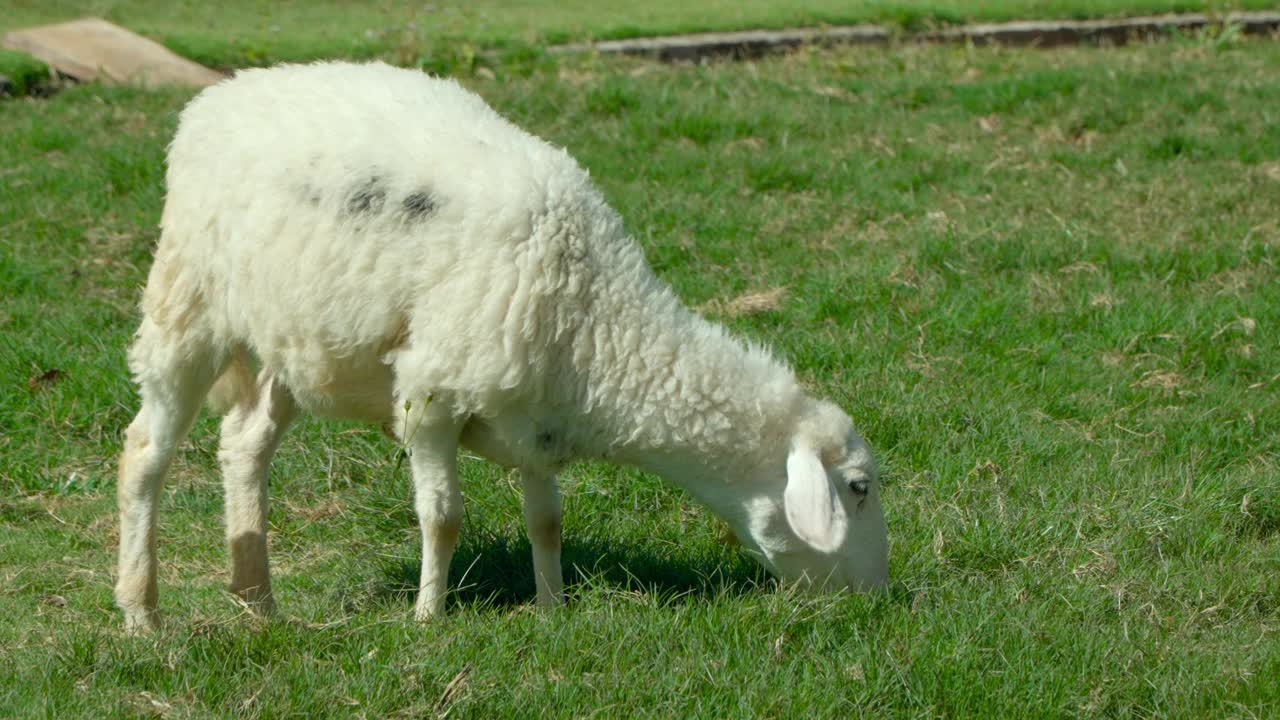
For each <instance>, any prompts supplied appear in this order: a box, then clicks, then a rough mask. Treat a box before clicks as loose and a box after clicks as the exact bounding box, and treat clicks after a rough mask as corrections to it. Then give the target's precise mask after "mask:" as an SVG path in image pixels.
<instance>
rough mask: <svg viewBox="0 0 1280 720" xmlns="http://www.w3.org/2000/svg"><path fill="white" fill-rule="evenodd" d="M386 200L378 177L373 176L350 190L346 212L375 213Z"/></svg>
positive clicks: (384, 191) (357, 213)
mask: <svg viewBox="0 0 1280 720" xmlns="http://www.w3.org/2000/svg"><path fill="white" fill-rule="evenodd" d="M386 200H387V191H386V190H384V189H383V188H382V186H381V184H380V182H379V178H378V177H377V176H374V177H371V178H369V179H368V180H367V181H365V182H364V184H362V185H360V186H359V187H357V188H356V189H355V190H354V191H352V193H351V196H350V197H349V198H347V212H348V213H350V214H352V215H360V214H364V213H376V212H379V211H380V210H382V205H383V203H385V202H386Z"/></svg>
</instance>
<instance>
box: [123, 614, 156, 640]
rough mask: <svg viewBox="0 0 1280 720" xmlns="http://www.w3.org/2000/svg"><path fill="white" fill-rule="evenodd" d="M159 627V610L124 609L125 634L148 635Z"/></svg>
mask: <svg viewBox="0 0 1280 720" xmlns="http://www.w3.org/2000/svg"><path fill="white" fill-rule="evenodd" d="M159 629H160V613H159V611H156V610H144V609H137V610H125V611H124V632H125V634H126V635H149V634H151V633H153V632H155V631H157V630H159Z"/></svg>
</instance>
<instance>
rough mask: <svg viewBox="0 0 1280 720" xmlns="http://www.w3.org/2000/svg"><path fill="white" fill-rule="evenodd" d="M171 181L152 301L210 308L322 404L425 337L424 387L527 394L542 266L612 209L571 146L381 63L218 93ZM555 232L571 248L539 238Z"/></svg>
mask: <svg viewBox="0 0 1280 720" xmlns="http://www.w3.org/2000/svg"><path fill="white" fill-rule="evenodd" d="M167 181H168V195H167V199H166V204H165V211H164V216H163V218H162V236H161V241H160V246H159V248H158V249H157V258H156V265H155V267H154V268H153V273H152V279H151V281H150V282H149V284H148V291H147V296H146V298H145V299H144V308H146V309H147V311H148V312H149V313H150V314H153V315H155V316H171V317H178V316H184V317H186V316H190V315H192V313H191V312H188V310H189V308H185V307H184V308H178V309H175V308H173V307H172V305H173V304H174V303H175V302H186V303H198V304H199V305H200V308H201V310H202V311H203V312H202V316H203V320H204V322H205V323H206V324H207V326H208V328H209V331H210V332H211V333H212V334H213V335H214V336H215V337H216V338H218V341H219V342H221V343H222V344H225V345H230V344H242V345H245V346H247V347H249V348H250V349H251V350H252V351H253V352H255V353H256V354H257V355H258V356H259V358H260V359H261V360H262V361H263V363H264V364H266V365H268V366H271V367H274V368H276V369H277V370H278V371H280V372H281V373H282V374H283V375H284V376H286V377H287V378H288V381H289V383H290V385H291V387H293V388H294V389H295V392H296V393H300V394H303V395H305V394H306V393H307V392H308V390H311V391H313V392H314V393H315V394H316V396H317V398H319V397H321V396H323V395H324V394H325V393H332V388H333V387H334V386H335V385H341V384H343V383H344V382H345V381H346V380H349V379H350V378H351V377H359V376H361V375H365V374H369V371H370V369H371V368H373V366H374V364H375V363H376V364H379V365H381V364H382V363H383V360H384V359H387V358H388V356H389V354H394V353H396V352H399V351H403V350H405V349H408V348H409V346H410V345H412V346H414V347H413V350H414V352H415V353H416V357H415V358H414V359H413V362H414V363H416V364H417V365H418V366H421V367H420V368H419V370H420V372H419V373H418V374H420V375H423V377H422V378H421V383H420V384H422V385H423V386H424V387H425V386H442V385H443V386H458V387H463V388H467V389H468V390H469V391H483V392H488V391H489V390H492V389H495V388H511V387H514V386H517V385H519V384H520V383H521V382H522V381H523V380H524V377H525V376H524V374H523V373H524V371H523V370H521V369H520V368H523V367H528V366H530V365H532V364H536V363H534V360H536V358H531V357H530V356H529V353H530V352H531V349H530V347H528V346H527V344H526V345H521V342H519V341H520V340H521V338H524V339H525V340H530V339H535V340H536V339H546V337H548V333H547V332H544V331H542V329H540V328H537V327H531V326H530V322H532V319H534V318H535V314H536V311H537V307H536V305H537V303H536V302H535V300H536V299H537V296H539V293H540V292H541V294H542V295H545V294H546V293H545V292H543V291H545V290H546V289H547V288H546V286H547V285H548V281H547V279H546V278H545V277H544V276H546V275H547V268H546V267H545V265H546V264H547V262H548V261H551V262H552V264H554V265H556V267H557V268H558V269H556V270H555V272H557V273H559V274H560V275H563V274H564V272H562V271H563V269H564V268H563V266H564V262H563V261H564V257H565V255H566V252H565V251H564V249H563V248H560V247H558V246H557V244H558V243H559V244H566V243H567V244H573V243H577V245H578V246H581V245H582V243H585V242H587V240H588V238H586V237H585V235H586V234H588V233H589V232H590V231H591V228H592V227H593V226H592V223H591V222H589V221H587V222H584V221H583V217H582V215H583V213H587V214H590V213H593V212H606V213H607V209H605V208H604V206H603V202H602V201H601V200H600V199H599V197H598V193H596V192H595V191H594V190H593V189H592V188H591V185H590V183H589V181H588V179H587V176H586V173H585V172H584V171H582V170H581V169H580V168H579V167H578V165H577V164H576V163H575V162H574V161H573V160H572V159H571V158H569V156H568V155H567V154H565V153H564V152H563V151H562V150H559V149H556V148H553V147H551V146H550V145H547V144H546V143H544V142H542V141H540V140H538V139H536V138H534V137H532V136H530V135H528V134H527V133H525V132H523V131H522V130H520V129H518V128H516V127H515V126H513V125H511V124H510V123H508V122H506V121H505V120H504V119H502V118H501V117H500V116H498V115H497V114H496V113H495V112H493V111H492V110H491V109H490V108H489V107H488V106H487V105H485V103H484V102H483V101H482V100H481V99H480V98H479V97H478V96H475V95H473V94H471V93H469V92H467V91H466V90H464V89H462V88H461V87H459V86H458V85H457V84H456V83H454V82H452V81H448V80H440V79H433V78H429V77H427V76H425V75H423V74H422V73H418V72H414V71H407V70H400V69H396V68H391V67H389V66H385V65H381V64H370V65H351V64H337V63H335V64H319V65H308V66H283V67H278V68H273V69H269V70H251V71H246V72H242V73H240V74H238V75H237V76H236V77H235V78H233V79H232V80H229V81H227V82H225V83H222V84H220V85H217V86H215V87H213V88H210V89H207V90H206V91H204V92H203V93H201V95H200V96H198V97H197V98H196V99H195V100H193V101H192V102H191V104H190V105H189V106H188V107H187V108H186V109H185V110H184V111H183V113H182V116H181V119H180V122H179V128H178V132H177V134H176V136H175V139H174V141H173V144H172V145H171V147H170V153H169V169H168V175H167ZM607 224H609V223H606V225H607ZM597 225H598V223H597ZM547 226H554V227H557V228H560V230H561V231H562V232H560V235H566V234H567V236H568V237H567V238H562V237H556V238H551V239H550V240H546V239H545V238H544V239H543V241H538V238H537V236H538V232H539V228H542V227H547ZM566 228H567V231H566ZM576 252H578V254H579V255H581V253H582V248H581V247H579V248H578V250H577V251H576ZM570 254H572V253H570ZM570 270H571V271H572V268H571V269H570ZM571 274H572V272H571ZM557 283H558V284H559V286H560V287H557V288H552V289H553V290H554V291H556V292H560V291H562V290H563V287H564V286H566V285H567V284H568V283H567V281H566V280H565V278H563V277H560V278H559V279H556V278H552V279H551V282H550V284H551V285H555V284H557ZM540 288H541V289H540ZM179 298H181V300H179ZM553 322H554V321H553ZM535 324H536V323H535ZM513 341H515V342H514V343H513Z"/></svg>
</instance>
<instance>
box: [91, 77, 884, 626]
mask: <svg viewBox="0 0 1280 720" xmlns="http://www.w3.org/2000/svg"><path fill="white" fill-rule="evenodd" d="M167 182H168V196H167V198H166V201H165V206H164V213H163V217H162V221H161V228H162V231H161V236H160V241H159V245H158V247H157V249H156V256H155V262H154V265H153V267H152V268H151V272H150V276H149V278H148V280H147V286H146V290H145V292H144V294H143V299H142V312H143V317H142V322H141V326H140V328H139V330H138V332H137V335H136V338H135V341H134V343H133V345H132V347H131V348H130V351H129V367H130V368H131V370H132V371H133V373H134V375H135V377H136V380H137V382H138V384H139V386H140V391H141V396H142V408H141V410H140V411H139V412H138V415H137V417H136V418H135V419H134V420H133V422H132V423H131V424H130V426H129V428H128V431H127V433H126V440H125V447H124V452H123V454H122V456H121V460H120V484H119V505H120V567H119V576H118V581H117V584H116V589H115V593H116V601H117V603H118V604H119V605H120V607H121V608H122V609H123V610H124V613H125V619H126V626H127V627H128V628H130V629H135V630H137V629H147V628H151V627H153V626H154V625H155V623H156V622H157V615H156V599H157V598H156V595H157V592H156V554H155V522H156V498H157V496H158V494H159V490H160V487H161V483H162V481H163V476H164V474H165V471H166V469H167V467H168V466H169V463H170V461H171V460H172V458H173V455H174V452H175V449H176V448H177V446H178V444H179V443H180V442H181V440H182V438H183V437H184V436H185V435H186V433H187V431H188V430H189V428H190V426H191V423H192V421H193V419H194V418H195V416H196V414H197V412H198V411H199V408H200V406H201V403H202V401H203V400H204V399H205V398H206V396H207V395H208V396H210V398H211V404H213V405H215V406H217V405H219V404H221V405H222V406H223V408H224V410H225V411H226V417H225V418H224V420H223V424H222V440H221V448H220V450H219V453H218V455H219V458H220V461H221V465H222V471H223V475H224V482H225V486H226V524H227V541H228V544H229V548H230V554H231V589H232V591H233V592H235V593H236V594H238V595H239V596H240V597H242V598H243V599H244V600H245V601H246V602H247V603H248V605H249V607H250V608H251V609H252V610H254V611H255V612H258V613H266V612H269V611H270V610H271V609H272V606H273V601H272V595H271V582H270V576H269V572H268V567H267V529H266V514H267V510H266V508H267V485H266V477H267V465H268V463H269V462H270V459H271V455H272V453H273V452H274V450H275V448H276V446H277V445H278V443H279V441H280V438H281V435H282V434H283V433H284V431H285V429H286V428H287V427H288V425H289V423H290V421H291V420H292V419H293V418H294V417H295V416H296V414H297V413H298V411H299V409H305V410H307V411H310V412H312V413H316V414H320V415H326V416H333V417H340V418H352V419H359V420H365V421H368V422H372V423H377V424H380V425H382V426H384V427H386V428H390V429H391V430H392V431H393V432H394V433H396V434H397V436H398V437H399V439H400V441H401V442H402V443H403V444H404V445H405V446H406V448H407V449H408V451H409V453H410V454H409V459H410V465H411V468H412V476H413V482H414V490H415V497H416V502H415V504H416V509H417V514H418V518H419V521H420V524H421V530H422V544H423V559H422V578H421V584H420V588H419V594H418V599H417V604H416V607H415V615H416V617H418V618H419V619H422V618H426V617H428V616H431V615H433V614H436V613H439V612H440V611H441V610H442V609H443V607H444V599H445V594H446V582H447V574H448V567H449V561H450V558H451V557H452V555H453V551H454V547H455V545H456V541H457V537H458V532H459V527H460V523H461V519H462V494H461V492H460V490H459V486H458V474H457V466H456V458H455V455H456V452H457V449H458V446H459V444H461V445H463V446H466V447H468V448H470V449H472V450H474V451H475V452H477V453H478V454H480V455H481V456H483V457H486V458H489V459H492V460H493V461H495V462H498V463H500V464H502V465H505V466H508V467H514V468H518V469H519V475H520V479H521V483H522V486H523V491H524V516H525V522H526V525H527V530H528V534H529V539H530V542H531V544H532V547H533V564H534V570H535V576H536V586H537V601H538V604H539V605H556V604H559V603H560V602H562V579H561V570H560V499H559V493H558V490H557V488H556V483H555V477H554V473H555V472H556V470H557V469H558V468H560V467H561V466H563V465H564V464H566V463H567V462H569V461H570V460H573V459H577V458H604V459H608V460H611V461H615V462H620V463H627V464H631V465H635V466H638V467H640V468H642V469H645V470H648V471H651V472H654V473H657V474H659V475H661V476H663V477H665V478H667V479H668V480H670V481H672V482H674V483H675V484H676V485H678V486H680V487H682V488H684V489H685V490H687V491H688V492H690V493H691V494H692V495H693V496H694V497H696V498H697V499H698V500H699V501H701V502H702V503H703V504H705V505H706V506H707V507H709V508H710V509H711V510H712V511H713V512H715V513H716V514H717V515H718V516H720V517H721V518H722V519H723V520H724V521H725V522H726V523H727V524H728V525H729V527H730V528H731V529H732V531H733V532H734V534H735V535H736V536H737V537H738V538H740V539H741V541H742V542H743V544H744V545H745V546H746V548H747V549H748V551H749V552H751V553H752V554H753V555H755V556H756V557H757V558H759V559H760V561H761V562H763V563H764V564H765V565H766V566H767V567H768V568H769V569H771V570H772V571H774V572H775V573H776V574H778V575H780V576H782V577H784V578H791V579H797V580H800V581H802V582H806V583H809V584H821V585H823V586H835V587H839V588H845V587H847V588H853V589H868V588H872V587H877V586H880V585H882V584H884V583H885V581H886V578H887V545H886V532H885V524H884V517H883V513H882V511H881V507H880V500H879V491H878V488H877V472H876V465H875V462H874V460H873V458H872V455H871V452H870V450H869V448H868V446H867V444H866V443H865V442H864V440H863V439H862V437H861V436H860V435H859V434H858V433H857V432H856V431H855V430H854V427H853V425H852V423H851V422H850V420H849V418H848V416H847V415H846V414H845V413H844V412H843V411H841V410H840V409H839V408H837V407H836V406H834V405H832V404H830V403H827V402H822V401H818V400H814V399H811V398H810V397H808V396H807V395H806V394H805V392H804V391H803V389H802V388H801V387H800V385H799V384H798V383H797V381H796V379H795V377H794V375H793V374H792V372H791V371H790V370H789V369H787V368H786V367H785V366H783V365H782V364H780V363H779V362H778V361H776V360H774V359H773V358H772V357H770V356H769V355H768V354H767V353H766V352H765V351H763V350H761V349H760V348H757V347H752V346H748V345H744V344H743V343H741V342H739V341H737V340H735V339H734V338H732V337H730V336H729V335H727V334H726V333H725V332H724V331H723V330H722V329H721V328H720V327H718V326H716V325H713V324H711V323H709V322H707V321H705V320H703V319H702V318H701V317H699V316H697V315H695V314H694V313H692V312H690V311H689V310H688V309H686V308H685V307H684V306H683V305H682V304H681V303H680V301H679V300H678V299H677V298H676V296H675V294H674V293H673V292H672V291H671V289H670V288H669V287H668V286H667V285H666V284H664V283H663V282H662V281H661V280H659V279H658V278H657V277H656V276H655V275H654V274H653V272H652V271H651V270H650V269H649V267H648V265H647V264H646V262H645V259H644V257H643V255H642V253H641V250H640V248H639V246H638V245H637V244H636V243H635V242H634V241H632V240H631V239H629V238H628V237H627V235H626V234H625V233H624V231H623V227H622V223H621V221H620V219H619V217H618V216H617V214H616V213H615V212H613V211H612V210H611V209H610V208H609V207H608V206H607V205H606V204H605V202H604V199H603V198H602V197H601V195H600V193H599V192H598V191H597V190H596V189H595V188H594V187H593V186H592V184H591V182H590V180H589V178H588V175H587V173H586V172H585V171H584V170H583V169H581V168H580V167H579V166H578V164H577V163H576V162H575V161H574V160H573V159H572V158H571V157H569V155H568V154H567V153H565V152H564V151H563V150H560V149H557V148H554V147H552V146H550V145H548V144H547V143H545V142H542V141H541V140H539V139H537V138H535V137H533V136H531V135H529V134H527V133H525V132H524V131H522V130H520V129H518V128H516V127H515V126H513V125H512V124H510V123H508V122H507V121H506V120H504V119H503V118H501V117H500V116H499V115H498V114H497V113H495V112H494V111H493V110H492V109H490V108H489V107H488V106H487V105H486V104H485V103H484V101H483V100H481V99H480V98H479V97H477V96H476V95H474V94H472V93H470V92H468V91H466V90H464V89H463V88H461V87H460V86H458V85H457V84H456V83H454V82H452V81H449V80H441V79H435V78H431V77H428V76H426V75H424V74H422V73H419V72H415V71H410V70H403V69H396V68H392V67H389V66H387V65H383V64H377V63H375V64H345V63H328V64H315V65H307V66H299V65H294V66H282V67H277V68H273V69H268V70H249V71H245V72H241V73H238V74H237V75H236V76H235V78H234V79H231V80H228V81H226V82H223V83H221V84H219V85H217V86H214V87H212V88H209V89H207V90H205V91H204V92H202V93H201V94H200V95H199V96H198V97H196V98H195V99H194V100H193V101H192V102H191V103H190V104H189V105H188V106H187V108H186V109H185V110H184V111H183V112H182V115H181V119H180V122H179V126H178V131H177V135H176V137H175V138H174V141H173V144H172V146H171V147H170V149H169V167H168V175H167ZM251 364H256V365H257V366H258V367H260V369H259V370H258V371H257V373H256V377H255V376H254V373H253V372H252V371H251V370H250V366H251ZM215 381H216V384H215ZM211 389H212V391H213V392H212V393H211V392H210V391H211Z"/></svg>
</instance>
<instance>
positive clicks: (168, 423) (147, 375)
mask: <svg viewBox="0 0 1280 720" xmlns="http://www.w3.org/2000/svg"><path fill="white" fill-rule="evenodd" d="M146 329H147V326H146V325H145V322H144V330H146ZM145 350H146V348H144V349H143V351H140V352H139V353H138V354H139V355H141V356H144V359H143V361H142V364H145V363H146V362H147V361H148V360H150V355H149V354H148V353H147V352H145ZM155 355H156V356H159V357H161V358H162V359H164V358H166V357H172V356H173V355H177V353H174V354H172V355H170V354H167V353H165V352H163V351H161V352H157V353H155ZM131 364H132V362H131ZM214 369H215V368H214V367H213V364H212V363H210V362H208V361H207V360H195V361H190V362H184V363H181V364H176V365H174V366H170V367H168V368H155V367H143V368H141V370H139V369H138V368H137V367H135V371H137V373H138V375H139V376H140V386H141V388H140V389H141V395H142V409H141V410H139V411H138V414H137V416H136V417H134V419H133V422H132V423H130V424H129V428H128V430H126V431H125V443H124V452H122V453H121V455H120V477H119V484H118V485H117V488H116V498H117V503H118V505H119V508H120V555H119V566H118V570H117V574H116V585H115V598H116V604H117V605H119V606H120V609H121V610H123V611H124V622H125V630H126V631H128V632H139V631H145V630H152V629H154V628H155V627H156V626H157V625H158V624H159V615H158V613H157V611H156V604H157V599H158V597H157V596H158V591H157V588H156V510H157V508H156V502H157V499H158V497H159V495H160V488H161V486H162V485H163V483H164V475H165V472H166V471H167V470H168V469H169V464H170V463H171V462H172V461H173V456H174V454H175V452H176V451H177V448H178V444H179V443H181V442H182V439H183V438H184V437H185V436H186V434H187V432H188V430H189V429H190V428H191V423H192V421H193V420H194V419H195V416H196V413H197V412H199V410H200V403H201V402H202V401H203V400H204V396H205V394H206V393H207V392H208V390H209V387H210V385H212V384H213V376H214Z"/></svg>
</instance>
